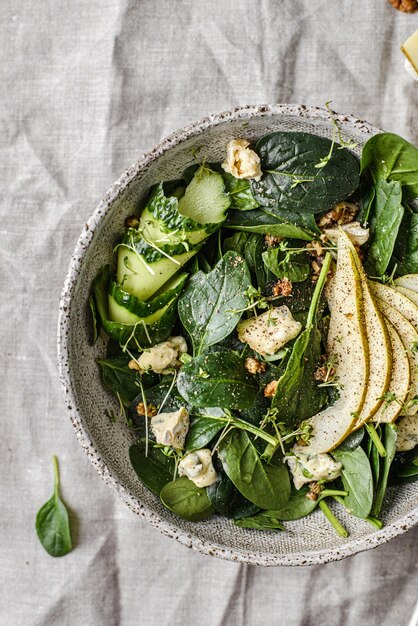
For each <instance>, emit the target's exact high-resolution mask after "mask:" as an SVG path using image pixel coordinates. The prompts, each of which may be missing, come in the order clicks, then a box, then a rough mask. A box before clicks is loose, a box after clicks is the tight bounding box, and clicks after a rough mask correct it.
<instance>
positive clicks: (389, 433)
mask: <svg viewBox="0 0 418 626" xmlns="http://www.w3.org/2000/svg"><path fill="white" fill-rule="evenodd" d="M383 431H384V434H383V445H384V447H385V450H386V456H384V457H383V459H381V470H380V476H379V483H378V485H377V489H376V494H375V499H374V503H373V507H372V515H374V517H379V514H380V510H381V508H382V504H383V498H384V497H385V493H386V488H387V484H388V478H389V470H390V466H391V465H392V461H393V459H394V458H395V454H396V440H397V438H398V434H397V431H396V426H394V425H393V424H385V425H384V426H383Z"/></svg>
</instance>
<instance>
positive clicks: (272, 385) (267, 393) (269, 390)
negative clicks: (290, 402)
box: [264, 380, 279, 398]
mask: <svg viewBox="0 0 418 626" xmlns="http://www.w3.org/2000/svg"><path fill="white" fill-rule="evenodd" d="M278 384H279V381H278V380H272V381H271V382H269V383H268V384H267V385H266V386H265V388H264V397H265V398H272V397H273V396H274V394H275V393H276V389H277V385H278Z"/></svg>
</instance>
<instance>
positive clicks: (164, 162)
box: [58, 104, 418, 565]
mask: <svg viewBox="0 0 418 626" xmlns="http://www.w3.org/2000/svg"><path fill="white" fill-rule="evenodd" d="M336 119H337V121H338V123H339V125H340V127H341V129H342V131H343V132H344V134H345V135H346V136H347V137H349V138H350V139H352V140H354V141H355V142H356V143H357V148H356V149H355V151H356V152H357V153H358V154H359V153H360V151H361V148H362V146H363V145H364V143H365V142H366V141H367V139H368V138H369V137H370V136H371V135H373V134H374V133H376V132H377V131H378V129H377V128H374V127H373V126H371V125H370V124H368V123H366V122H363V121H361V120H358V119H355V118H354V117H352V116H350V115H336ZM275 130H279V131H295V130H296V131H305V132H308V133H313V134H316V135H321V136H325V137H330V136H331V132H332V129H331V124H330V120H329V116H328V113H327V112H326V111H325V110H322V109H317V108H311V107H305V106H299V105H287V104H285V105H280V104H276V105H268V106H267V105H266V106H242V107H238V108H235V109H232V110H230V111H227V112H225V113H221V114H218V115H211V116H209V117H206V118H204V119H202V120H200V121H198V122H196V123H195V124H191V125H190V126H187V127H186V128H183V129H182V130H179V131H177V132H175V133H174V134H172V135H170V136H169V137H167V138H166V139H164V140H163V141H162V142H161V143H160V144H159V145H158V146H156V147H155V148H154V149H153V150H152V151H151V152H149V153H148V154H146V155H144V156H143V157H141V158H140V160H139V161H137V162H136V163H134V164H133V165H132V166H131V167H129V168H128V169H127V170H126V171H125V172H124V173H123V174H122V176H121V177H120V178H119V179H118V180H117V181H116V182H115V183H114V184H113V185H112V186H111V188H110V189H109V191H108V192H107V193H106V195H105V196H104V198H103V200H102V201H101V202H100V203H99V205H98V206H97V208H96V210H95V211H94V213H93V215H92V216H91V218H90V219H89V221H88V222H87V224H86V226H85V229H84V230H83V232H82V234H81V236H80V239H79V241H78V243H77V246H76V249H75V251H74V254H73V256H72V259H71V262H70V266H69V270H68V274H67V278H66V281H65V285H64V290H63V292H62V297H61V301H60V315H59V332H58V355H59V368H60V377H61V381H62V385H63V389H64V393H65V401H66V405H67V409H68V412H69V415H70V417H71V421H72V424H73V426H74V430H75V433H76V435H77V437H78V440H79V442H80V444H81V446H82V447H83V449H84V451H85V452H86V454H87V455H88V457H89V458H90V460H91V462H92V463H93V465H94V466H95V468H96V469H97V472H98V473H99V474H100V475H101V476H102V478H103V479H104V480H105V482H106V483H107V484H108V485H109V487H111V489H112V490H113V491H115V492H116V493H117V495H118V496H119V497H120V498H121V499H122V501H123V502H124V503H125V504H126V505H127V506H128V507H129V508H130V509H131V510H132V511H133V512H134V513H136V514H138V515H139V516H140V517H142V518H143V519H145V520H147V521H148V522H149V523H150V524H152V525H153V526H155V528H158V530H160V531H161V532H162V533H164V534H165V535H168V536H170V537H173V538H174V539H176V540H177V541H179V542H180V543H182V544H183V545H185V546H188V547H191V548H194V549H195V550H198V551H199V552H202V553H204V554H211V555H214V556H217V557H220V558H224V559H230V560H234V561H240V562H246V563H252V564H256V565H307V564H315V563H326V562H327V561H332V560H337V559H342V558H344V557H347V556H349V555H353V554H355V553H357V552H360V551H361V550H366V549H369V548H372V547H374V546H377V545H378V544H380V543H384V542H386V541H389V540H390V539H392V538H393V537H396V536H397V535H399V534H401V533H403V532H405V531H407V530H408V529H409V528H411V527H412V526H413V525H414V524H416V523H417V522H418V482H417V483H414V484H409V485H404V486H402V487H400V488H397V489H396V490H395V489H392V490H389V493H388V496H387V499H386V502H385V506H384V508H383V514H382V518H383V521H384V527H383V528H382V529H381V530H379V531H376V530H375V529H374V528H373V527H372V526H370V525H369V524H368V523H366V522H364V521H362V520H358V519H356V518H354V517H352V516H349V515H346V514H344V512H343V511H342V508H341V507H339V510H338V515H339V517H340V519H341V520H342V522H343V523H344V525H345V526H346V527H347V529H348V531H349V533H350V535H349V538H348V539H342V538H340V537H338V536H337V535H336V533H335V532H334V530H333V529H332V528H331V527H330V525H329V523H328V522H327V521H326V520H325V518H324V516H323V514H322V512H321V511H319V510H318V511H316V512H315V513H314V514H313V515H310V516H309V517H307V518H305V519H302V520H299V521H295V522H290V523H286V528H287V530H286V532H279V533H271V532H258V531H252V530H246V529H241V528H238V527H236V526H234V525H233V523H232V522H231V521H230V520H227V519H225V518H223V517H219V516H214V517H213V518H212V519H210V520H208V521H205V522H200V523H191V522H187V521H184V520H182V519H180V518H178V517H176V516H175V515H173V514H172V513H170V511H168V510H166V509H165V508H164V507H163V506H162V504H161V503H160V500H159V499H158V497H157V496H155V495H154V494H153V493H151V492H150V491H149V490H148V489H146V488H145V487H144V486H143V485H142V483H141V482H140V481H139V479H138V478H137V476H136V474H135V472H134V471H133V469H132V468H131V466H130V463H129V459H128V449H129V446H130V444H131V443H132V440H133V436H132V433H131V432H130V431H129V430H128V429H127V428H126V426H125V425H124V424H123V423H122V421H119V422H116V423H113V422H112V421H111V420H110V419H109V418H108V417H107V416H106V410H107V409H109V408H113V404H114V400H113V398H111V397H110V396H109V395H108V393H107V392H106V391H105V389H104V388H103V386H102V384H101V382H100V376H99V370H98V366H97V365H96V358H98V357H99V356H101V355H103V354H104V352H105V345H106V339H105V338H104V337H101V338H100V339H99V341H98V342H97V343H96V345H95V346H94V347H92V346H91V345H90V343H89V336H90V318H89V313H88V306H87V300H88V296H89V291H90V287H91V283H92V280H93V278H94V276H95V275H96V273H97V271H98V269H99V268H100V267H101V266H102V265H104V264H105V263H107V262H109V261H110V260H111V257H112V250H113V247H114V245H115V242H116V241H117V239H118V238H119V237H120V235H121V233H122V232H123V229H124V220H125V218H126V217H127V216H128V215H130V214H131V213H132V212H133V211H134V210H135V209H136V208H137V207H138V206H139V205H140V203H141V200H142V199H143V197H144V195H145V193H146V191H147V189H148V188H149V187H150V185H152V184H154V183H156V182H157V181H160V180H167V179H173V178H177V177H178V176H179V175H180V174H181V172H182V171H183V170H184V168H185V167H186V166H187V165H190V164H191V163H192V162H193V156H192V152H193V151H196V150H197V151H198V152H197V153H198V155H199V158H201V159H204V158H205V159H207V160H208V161H221V160H222V159H223V156H224V153H225V146H226V144H227V142H228V141H229V140H230V139H233V138H236V137H246V138H249V139H250V140H251V141H254V140H256V139H257V138H259V137H261V136H262V135H264V134H266V133H268V132H271V131H275Z"/></svg>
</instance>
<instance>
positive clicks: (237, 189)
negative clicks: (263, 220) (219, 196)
mask: <svg viewBox="0 0 418 626" xmlns="http://www.w3.org/2000/svg"><path fill="white" fill-rule="evenodd" d="M222 176H223V179H224V181H225V187H226V191H227V192H228V195H229V197H230V199H231V204H230V205H229V208H230V209H238V210H239V211H250V210H251V209H256V208H257V207H258V202H257V200H256V199H255V198H254V196H253V194H252V191H251V187H250V181H249V180H246V179H243V178H235V176H232V174H228V173H227V172H224V173H223V174H222Z"/></svg>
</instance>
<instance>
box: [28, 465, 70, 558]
mask: <svg viewBox="0 0 418 626" xmlns="http://www.w3.org/2000/svg"><path fill="white" fill-rule="evenodd" d="M52 463H53V467H54V493H53V495H52V498H50V500H48V502H46V503H45V504H44V505H43V507H42V508H41V509H40V510H39V512H38V514H37V516H36V534H37V535H38V539H39V541H40V542H41V544H42V546H43V547H44V548H45V550H46V551H47V552H48V554H50V555H51V556H64V555H65V554H68V552H70V551H71V550H72V547H73V546H72V541H71V533H70V520H69V517H68V511H67V509H66V507H65V504H64V502H63V501H62V500H61V498H60V494H59V490H60V478H59V469H58V459H57V457H56V456H53V457H52Z"/></svg>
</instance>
